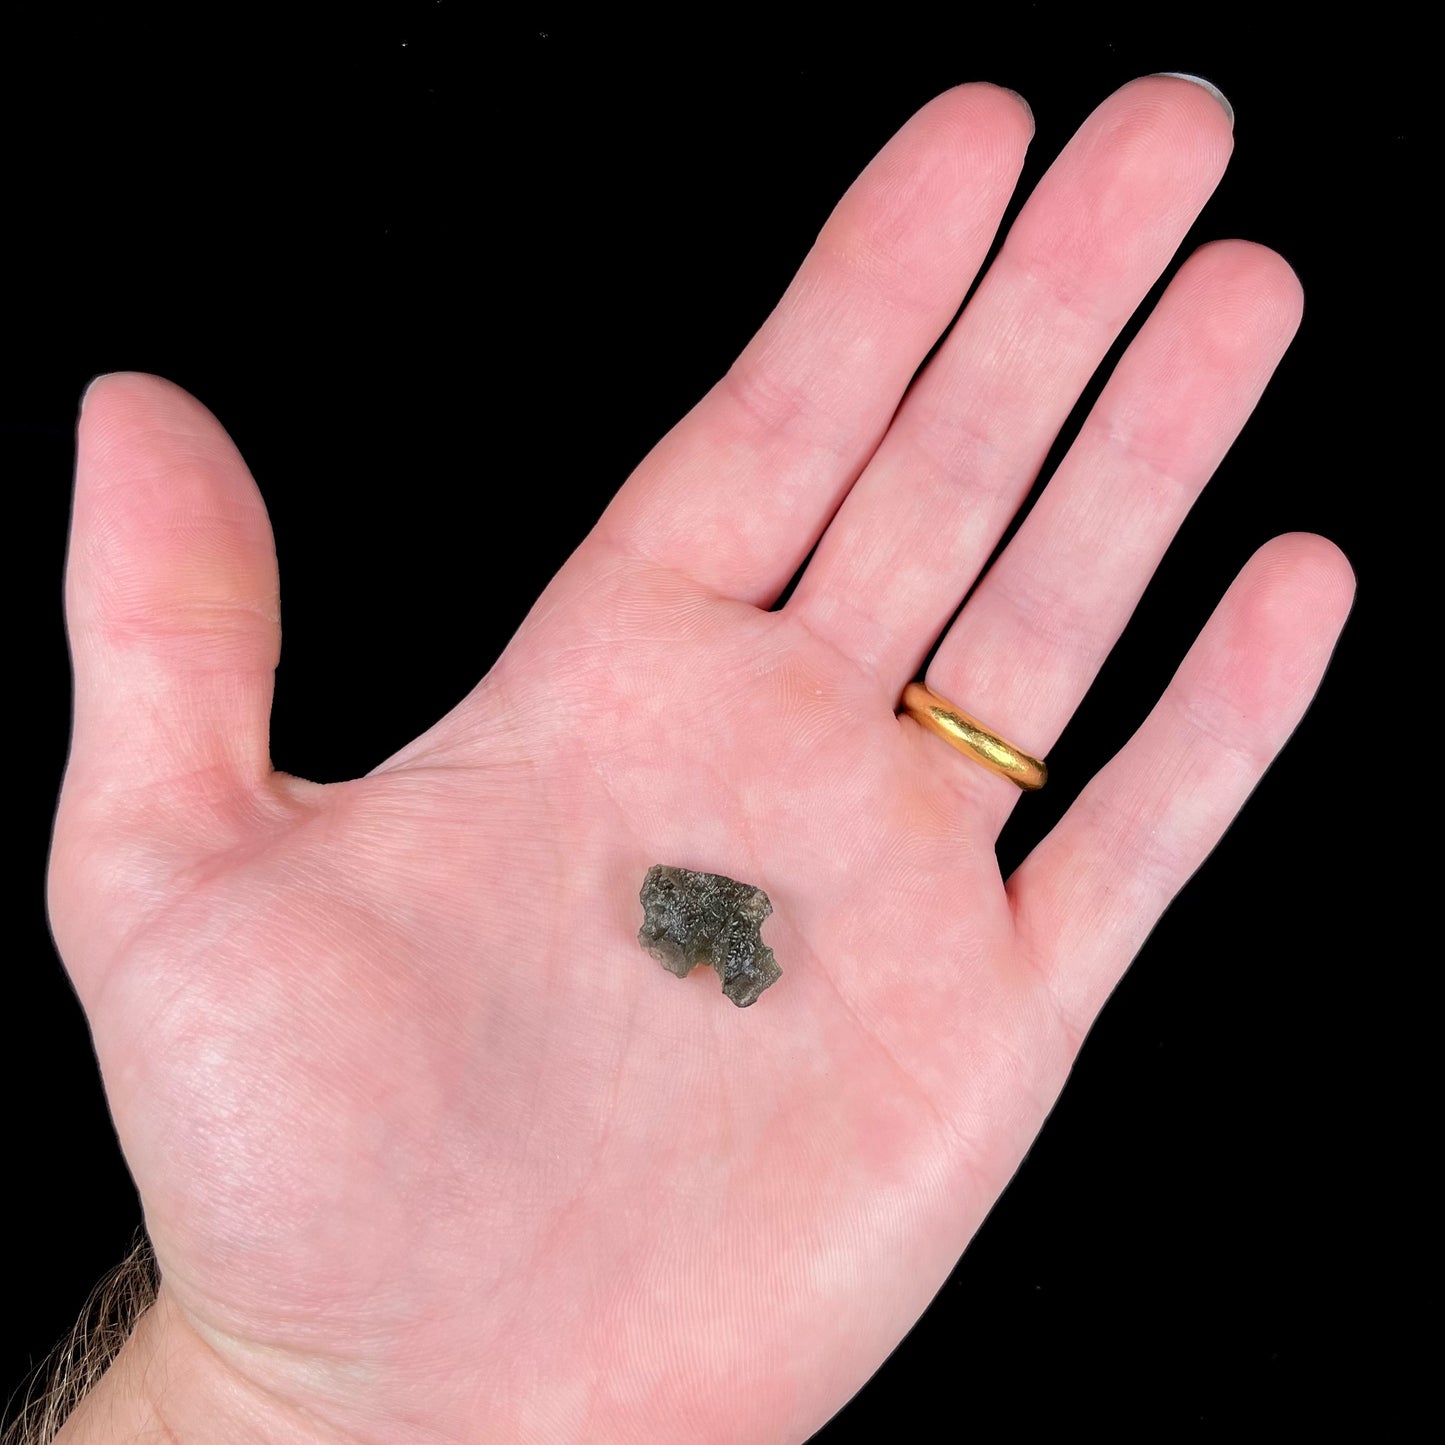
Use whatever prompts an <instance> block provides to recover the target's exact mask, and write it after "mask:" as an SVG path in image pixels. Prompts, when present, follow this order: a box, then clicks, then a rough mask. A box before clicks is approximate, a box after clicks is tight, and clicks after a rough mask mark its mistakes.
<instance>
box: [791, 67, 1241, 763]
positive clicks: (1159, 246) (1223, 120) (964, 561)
mask: <svg viewBox="0 0 1445 1445" xmlns="http://www.w3.org/2000/svg"><path fill="white" fill-rule="evenodd" d="M1231 145H1232V138H1231V131H1230V121H1229V118H1228V116H1227V115H1226V113H1225V112H1224V110H1223V109H1222V108H1221V106H1220V105H1219V104H1218V103H1217V101H1216V100H1215V99H1214V97H1213V96H1212V95H1211V94H1210V93H1209V92H1208V91H1206V90H1204V89H1203V88H1202V87H1200V86H1198V85H1194V84H1191V83H1190V82H1189V81H1187V80H1179V79H1173V78H1169V77H1152V78H1149V79H1145V80H1140V81H1136V82H1134V83H1133V84H1132V85H1129V86H1126V87H1125V88H1124V89H1123V90H1121V91H1119V92H1118V93H1117V94H1115V95H1113V96H1111V97H1110V98H1109V99H1108V100H1106V101H1105V102H1104V103H1103V105H1101V106H1100V107H1099V108H1098V110H1096V111H1095V112H1094V114H1093V115H1092V116H1090V117H1089V119H1088V120H1087V121H1086V122H1085V123H1084V125H1083V127H1082V128H1081V129H1080V130H1079V132H1078V134H1077V135H1076V136H1075V137H1074V138H1073V140H1072V141H1071V142H1070V143H1069V145H1068V146H1067V147H1066V148H1065V150H1064V151H1063V153H1062V154H1061V155H1060V157H1059V158H1058V160H1057V161H1056V162H1055V163H1054V165H1053V166H1052V167H1051V168H1050V170H1049V172H1048V174H1047V175H1046V176H1045V177H1044V179H1043V180H1042V181H1041V182H1040V183H1039V185H1038V188H1037V189H1036V190H1035V191H1034V193H1033V195H1032V196H1031V197H1030V198H1029V201H1028V203H1027V204H1026V205H1025V207H1024V209H1023V211H1022V212H1021V213H1020V215H1019V218H1018V221H1017V222H1016V223H1015V225H1014V226H1013V228H1012V230H1011V231H1010V232H1009V235H1008V238H1007V240H1006V241H1005V242H1004V245H1003V247H1002V249H1001V251H1000V253H999V255H998V258H997V260H996V261H995V262H994V263H993V265H992V266H990V268H989V271H988V274H987V275H986V276H985V277H984V279H983V281H982V282H981V283H980V285H979V288H978V291H977V293H976V295H975V296H974V298H973V299H972V301H970V302H969V305H968V307H967V308H966V309H965V311H964V313H963V316H962V317H961V318H960V320H959V322H958V324H957V325H956V326H955V327H954V329H953V332H952V333H951V334H950V336H949V338H948V340H947V341H946V342H945V343H944V345H943V347H942V348H941V349H940V351H939V353H938V355H937V356H936V357H934V359H933V360H932V361H931V362H930V364H929V366H928V368H927V370H926V371H925V372H924V373H923V375H922V376H921V377H920V378H919V380H918V382H917V383H916V384H915V385H914V387H913V389H912V390H911V391H910V392H909V395H908V397H907V399H906V401H905V402H904V404H903V406H902V408H901V409H900V410H899V414H898V416H897V418H896V420H895V421H894V423H893V425H892V427H891V428H890V429H889V432H888V436H887V437H886V438H885V440H884V441H883V443H882V444H881V446H880V447H879V448H878V452H877V455H876V456H875V458H874V460H873V461H872V463H871V464H870V465H869V468H868V471H867V473H866V474H865V475H864V476H863V477H862V479H861V480H860V481H859V483H858V485H857V486H855V487H854V489H853V490H852V492H851V493H850V494H849V496H848V499H847V501H846V502H845V503H844V505H843V507H842V510H841V511H840V512H839V514H838V516H837V518H836V519H835V520H834V522H833V524H832V526H830V528H829V529H828V533H827V535H826V536H825V537H824V538H823V540H822V542H821V543H820V544H819V547H818V552H817V555H816V556H815V557H814V559H813V561H812V562H811V563H809V565H808V569H807V571H806V573H805V574H804V576H803V578H802V579H801V581H800V583H799V586H798V590H797V592H796V593H795V594H794V596H793V598H792V600H791V601H790V603H789V607H790V609H792V610H793V612H794V614H795V615H796V616H797V617H798V618H799V620H800V621H803V622H804V623H806V625H807V626H808V628H809V630H810V631H812V632H814V633H816V634H819V635H821V636H823V637H825V638H826V639H828V640H829V641H831V642H833V643H834V644H835V645H836V646H837V647H839V648H840V649H842V650H843V651H845V652H846V653H848V654H849V655H850V656H852V657H853V658H855V659H856V660H857V661H858V662H859V663H860V664H861V665H862V666H864V667H865V668H867V669H869V670H870V671H873V672H875V673H877V675H878V676H879V678H880V681H881V683H882V685H883V688H884V690H885V691H886V692H887V694H888V695H889V696H894V695H896V694H897V693H898V692H899V691H901V689H902V687H903V684H904V683H905V682H906V681H907V680H908V678H909V677H911V676H912V675H913V673H914V671H915V670H916V668H917V666H918V663H919V661H920V659H921V658H922V657H923V655H924V654H925V653H926V652H927V650H928V649H929V647H931V646H932V644H933V642H934V641H935V639H936V638H937V636H938V634H939V633H940V632H941V631H942V630H943V627H944V625H945V624H946V623H947V621H948V618H949V616H950V615H951V614H952V613H953V611H954V609H955V608H956V607H957V605H958V602H959V600H960V598H962V596H963V595H964V593H965V592H966V591H967V589H968V587H969V586H970V585H971V584H972V582H973V581H974V578H975V577H976V575H977V573H978V571H979V569H980V568H981V567H982V566H983V564H984V563H985V561H986V560H987V558H988V556H989V554H990V552H991V551H992V550H993V548H994V546H995V544H996V543H997V541H998V539H999V537H1000V536H1001V535H1002V534H1003V531H1004V529H1005V527H1006V526H1007V525H1008V523H1009V521H1010V519H1011V518H1012V516H1013V514H1014V512H1015V511H1016V510H1017V509H1018V506H1019V504H1020V503H1021V502H1022V501H1023V499H1024V496H1025V495H1026V493H1027V492H1028V489H1029V487H1030V486H1031V484H1032V482H1033V480H1034V477H1035V476H1036V474H1037V472H1038V470H1039V468H1040V467H1041V465H1042V464H1043V460H1044V457H1045V455H1046V453H1047V452H1048V449H1049V447H1050V445H1051V444H1052V442H1053V439H1054V437H1055V435H1056V433H1057V432H1058V429H1059V427H1060V426H1061V425H1062V424H1063V422H1064V420H1065V418H1066V417H1067V415H1068V413H1069V411H1070V410H1071V409H1072V407H1073V405H1074V403H1075V402H1076V401H1077V399H1078V396H1079V394H1080V392H1081V391H1082V389H1083V387H1084V385H1085V384H1086V382H1087V381H1088V379H1089V377H1090V376H1091V375H1092V374H1093V372H1094V371H1095V369H1096V368H1097V367H1098V365H1099V362H1100V361H1101V360H1102V358H1103V356H1104V353H1105V352H1106V351H1107V350H1108V348H1109V346H1110V344H1111V343H1112V342H1113V341H1114V339H1115V337H1116V336H1117V335H1118V333H1119V331H1120V329H1121V328H1122V326H1123V325H1124V322H1125V321H1126V320H1127V319H1128V317H1129V316H1130V314H1131V313H1132V312H1133V311H1134V309H1135V308H1136V307H1137V306H1138V304H1139V302H1140V301H1141V300H1142V299H1143V297H1144V295H1145V293H1146V292H1147V291H1148V290H1149V288H1150V286H1152V285H1153V284H1154V282H1155V281H1156V280H1157V278H1158V277H1159V275H1160V273H1161V272H1162V271H1163V269H1164V267H1165V265H1166V264H1167V263H1168V261H1169V258H1170V257H1171V255H1172V254H1173V253H1174V251H1175V249H1176V248H1177V246H1178V245H1179V243H1180V241H1181V240H1182V239H1183V237H1184V234H1185V232H1186V231H1187V230H1188V228H1189V226H1190V224H1191V223H1192V222H1193V220H1194V218H1195V216H1196V215H1197V214H1198V212H1199V210H1200V208H1201V207H1202V206H1203V205H1204V202H1205V201H1206V200H1207V198H1208V197H1209V194H1210V193H1211V191H1213V189H1214V187H1215V185H1216V183H1217V182H1218V180H1219V177H1220V175H1221V174H1222V173H1223V170H1224V166H1225V163H1226V161H1227V160H1228V157H1229V152H1230V149H1231ZM963 705H964V706H968V705H969V704H968V702H967V701H966V700H965V701H964V703H963ZM1019 741H1021V743H1022V745H1023V746H1027V743H1026V742H1023V741H1022V740H1019Z"/></svg>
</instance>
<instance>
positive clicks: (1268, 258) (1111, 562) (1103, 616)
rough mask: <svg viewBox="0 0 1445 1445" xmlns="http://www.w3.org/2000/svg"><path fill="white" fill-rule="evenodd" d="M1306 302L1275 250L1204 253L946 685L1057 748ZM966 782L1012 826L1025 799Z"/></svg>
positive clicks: (955, 636) (991, 596) (1003, 567)
mask: <svg viewBox="0 0 1445 1445" xmlns="http://www.w3.org/2000/svg"><path fill="white" fill-rule="evenodd" d="M1300 307H1301V297H1300V288H1299V283H1298V281H1296V279H1295V276H1294V273H1293V272H1292V271H1291V270H1290V268H1289V267H1288V266H1287V265H1286V264H1285V262H1284V261H1282V260H1281V259H1280V258H1279V257H1278V256H1276V255H1275V254H1274V253H1273V252H1272V251H1269V250H1266V249H1265V248H1264V247H1262V246H1254V245H1251V244H1249V243H1247V242H1243V241H1225V242H1220V243H1217V244H1215V245H1212V246H1207V247H1205V248H1204V249H1203V250H1201V251H1199V252H1196V253H1195V255H1193V256H1191V257H1190V259H1189V260H1188V261H1187V262H1186V263H1185V264H1184V266H1183V267H1181V269H1180V271H1179V274H1178V275H1177V276H1176V277H1175V278H1174V280H1173V281H1172V282H1171V283H1170V286H1169V288H1168V290H1167V291H1166V292H1165V293H1164V296H1163V298H1162V299H1161V300H1160V302H1159V305H1158V306H1157V307H1156V308H1155V311H1154V313H1153V314H1152V315H1151V316H1150V318H1149V320H1148V321H1147V322H1146V323H1145V325H1144V327H1143V329H1142V330H1141V331H1140V333H1139V336H1138V337H1137V338H1136V339H1135V341H1134V343H1133V344H1132V345H1131V346H1130V347H1129V349H1128V351H1127V352H1126V353H1125V355H1124V357H1123V359H1122V360H1121V361H1120V363H1119V366H1118V367H1117V369H1116V370H1115V372H1114V374H1113V375H1112V376H1111V377H1110V378H1109V382H1108V385H1107V386H1106V387H1105V388H1104V391H1103V393H1102V394H1101V395H1100V397H1099V400H1098V402H1097V403H1096V404H1095V406H1094V408H1093V409H1092V411H1091V412H1090V413H1089V416H1088V418H1087V419H1086V420H1085V422H1084V425H1083V428H1082V429H1081V431H1080V433H1079V436H1078V438H1077V439H1076V441H1075V442H1074V445H1073V446H1072V447H1071V448H1070V449H1069V453H1068V455H1067V456H1066V457H1065V458H1064V460H1063V462H1062V463H1061V464H1060V466H1059V469H1058V471H1057V472H1056V474H1055V475H1054V477H1053V478H1052V480H1051V481H1050V482H1049V485H1048V487H1047V488H1045V490H1044V492H1043V495H1042V496H1041V497H1040V498H1039V501H1038V503H1037V504H1036V505H1035V507H1034V508H1033V510H1032V511H1031V512H1030V513H1029V515H1028V517H1027V518H1026V519H1025V521H1024V523H1023V525H1022V526H1021V527H1020V528H1019V531H1018V534H1017V535H1016V536H1015V537H1014V538H1013V540H1012V541H1011V542H1010V543H1009V545H1008V547H1007V548H1005V550H1004V552H1003V554H1002V556H1000V557H999V559H998V561H997V562H996V563H995V564H994V566H993V567H992V568H990V569H989V572H988V574H987V576H985V577H984V579H983V580H982V582H980V583H979V586H978V588H977V590H976V591H975V592H974V594H973V596H972V597H970V598H969V600H968V604H967V606H965V607H964V609H963V611H962V612H961V613H960V614H959V617H958V620H957V621H956V622H955V623H954V624H953V626H952V627H951V628H950V629H949V631H948V634H947V635H946V636H945V638H944V639H943V641H942V643H941V644H940V646H939V649H938V653H937V655H936V656H935V657H934V659H933V661H932V663H931V664H930V666H929V669H928V685H929V686H930V687H932V688H934V689H935V690H936V691H937V692H939V693H941V694H942V695H943V696H945V697H948V698H951V699H956V700H957V701H958V703H959V705H960V706H962V707H965V708H967V709H968V710H969V711H970V712H974V713H976V714H977V715H978V716H979V717H980V718H982V719H984V720H985V721H987V722H988V724H989V725H990V726H991V727H996V728H997V729H998V730H999V731H1000V732H1002V733H1003V734H1004V736H1006V737H1008V738H1010V740H1011V741H1014V742H1016V743H1017V744H1018V745H1019V746H1020V747H1023V748H1024V749H1026V750H1027V751H1029V752H1034V753H1036V754H1037V755H1040V756H1041V755H1042V754H1043V752H1044V751H1046V750H1047V748H1048V747H1050V746H1051V745H1052V744H1053V742H1054V741H1055V739H1056V738H1057V737H1058V735H1059V733H1060V732H1061V731H1062V730H1063V727H1064V725H1065V723H1066V722H1067V721H1068V719H1069V717H1070V715H1071V714H1072V713H1073V711H1074V709H1075V708H1076V707H1077V706H1078V703H1079V700H1080V699H1081V698H1082V697H1083V695H1084V692H1085V691H1086V690H1087V688H1088V686H1089V684H1090V683H1091V682H1092V681H1093V678H1094V675H1095V674H1096V673H1097V672H1098V670H1099V668H1100V666H1101V665H1102V663H1103V661H1104V659H1105V657H1106V656H1107V655H1108V653H1109V650H1110V648H1111V647H1112V646H1113V645H1114V643H1115V641H1116V640H1117V639H1118V637H1119V634H1120V633H1121V632H1122V631H1123V629H1124V626H1125V624H1126V623H1127V621H1128V619H1129V616H1130V614H1131V613H1132V612H1133V610H1134V607H1135V605H1136V603H1137V602H1138V600H1139V597H1140V596H1141V594H1142V593H1143V591H1144V588H1145V586H1146V585H1147V584H1148V581H1149V578H1150V577H1151V576H1152V574H1153V572H1154V569H1155V567H1156V566H1157V565H1158V562H1159V559H1160V558H1161V557H1162V556H1163V554H1164V551H1165V549H1166V548H1167V547H1168V545H1169V542H1170V540H1171V539H1172V538H1173V536H1174V534H1175V532H1176V531H1177V530H1178V528H1179V525H1180V523H1181V522H1182V521H1183V520H1184V517H1185V515H1186V514H1187V512H1188V511H1189V508H1190V507H1191V506H1192V505H1193V503H1194V501H1195V499H1196V498H1197V497H1198V495H1199V493H1200V491H1201V490H1202V488H1203V486H1204V484H1205V483H1206V482H1207V481H1208V479H1209V476H1210V474H1211V473H1212V472H1213V471H1214V469H1215V467H1216V466H1217V465H1218V464H1219V462H1220V460H1221V458H1222V457H1223V456H1224V453H1225V452H1226V451H1227V450H1228V448H1229V446H1230V444H1231V443H1232V442H1233V441H1234V438H1235V437H1236V436H1237V435H1238V433H1239V430H1240V428H1241V427H1242V426H1243V425H1244V423H1245V421H1246V420H1247V419H1248V417H1249V414H1250V412H1251V411H1252V410H1253V409H1254V405H1255V403H1256V401H1258V399H1259V396H1260V393H1261V392H1262V391H1263V390H1264V387H1265V384H1266V383H1267V382H1268V380H1269V377H1270V374H1271V373H1272V372H1273V370H1274V368H1275V365H1276V364H1277V363H1278V361H1279V358H1280V357H1281V356H1282V355H1283V353H1284V350H1285V348H1286V346H1288V345H1289V342H1290V339H1291V338H1292V337H1293V335H1294V332H1295V329H1296V327H1297V326H1298V324H1299V318H1300ZM975 775H976V776H975ZM958 782H959V783H960V785H962V786H965V787H967V788H969V789H970V790H971V791H973V792H975V793H977V794H978V796H979V797H980V798H981V800H982V801H983V806H984V808H985V809H986V811H987V812H988V814H989V815H990V817H991V819H992V821H993V823H994V824H995V825H996V826H998V825H1001V824H1002V822H1003V819H1004V817H1005V816H1006V815H1007V813H1008V810H1009V808H1010V807H1011V806H1012V804H1013V802H1014V801H1015V800H1016V798H1017V790H1016V789H1015V788H1014V787H1013V786H1012V784H1010V783H1007V782H1005V781H1003V780H1002V779H999V778H996V777H993V776H991V775H990V774H988V773H986V772H985V771H984V770H983V769H982V768H966V769H965V770H964V772H963V774H962V775H961V776H960V777H959V778H958Z"/></svg>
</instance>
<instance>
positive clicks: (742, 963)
mask: <svg viewBox="0 0 1445 1445" xmlns="http://www.w3.org/2000/svg"><path fill="white" fill-rule="evenodd" d="M639 897H640V898H641V900H642V911H643V914H644V915H645V916H644V918H643V923H642V927H641V929H640V930H639V931H638V934H637V941H638V942H639V943H640V944H641V945H642V946H643V947H644V948H645V949H646V950H647V951H648V952H649V953H650V954H651V955H652V956H653V957H654V958H655V959H656V960H657V961H658V962H659V963H660V964H661V965H662V966H663V967H664V968H665V969H667V970H668V972H669V973H675V974H676V975H677V976H678V977H679V978H686V977H687V976H688V974H690V973H691V972H692V971H693V969H695V968H697V967H699V966H700V965H703V964H707V965H708V966H710V967H712V968H715V969H716V970H717V975H718V977H719V978H720V979H722V989H723V992H724V993H725V994H726V995H727V996H728V997H729V998H730V999H731V1000H732V1001H733V1002H734V1003H735V1004H736V1005H737V1006H738V1007H739V1008H747V1006H748V1005H749V1004H750V1003H756V1002H757V997H758V995H759V994H760V993H761V992H762V991H763V990H764V989H765V988H767V987H768V985H769V984H772V983H776V982H777V981H778V979H779V978H780V977H781V976H782V973H783V970H782V969H781V968H779V967H778V961H777V959H775V958H774V957H773V950H772V949H771V948H769V947H768V946H767V944H766V943H764V942H763V940H762V937H761V929H762V926H763V919H765V918H766V917H767V916H768V914H770V913H771V912H772V911H773V905H772V903H771V902H769V900H768V895H767V894H766V893H764V892H763V890H762V889H761V888H753V887H752V886H751V885H749V884H747V883H739V882H737V881H736V880H734V879H732V878H724V877H723V876H722V875H721V874H720V873H693V872H691V871H690V870H689V869H687V868H667V867H664V866H663V865H662V864H660V863H659V864H657V865H656V866H655V867H652V868H649V869H648V870H647V877H646V878H645V879H644V880H643V883H642V892H641V894H640V895H639Z"/></svg>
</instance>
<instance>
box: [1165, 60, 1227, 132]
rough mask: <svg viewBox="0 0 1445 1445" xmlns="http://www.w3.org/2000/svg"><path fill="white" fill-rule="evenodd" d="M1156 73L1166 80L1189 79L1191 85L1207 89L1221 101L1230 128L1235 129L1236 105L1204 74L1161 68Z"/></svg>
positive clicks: (1221, 107)
mask: <svg viewBox="0 0 1445 1445" xmlns="http://www.w3.org/2000/svg"><path fill="white" fill-rule="evenodd" d="M1156 74H1157V75H1159V76H1161V77H1163V78H1164V79H1166V80H1187V81H1188V82H1189V83H1190V85H1197V86H1198V87H1199V88H1200V89H1201V90H1207V91H1208V92H1209V93H1210V95H1212V96H1213V97H1214V98H1215V100H1217V101H1218V102H1219V106H1220V109H1221V110H1223V112H1224V113H1225V115H1226V116H1228V118H1229V128H1230V130H1233V129H1234V107H1233V106H1232V105H1230V103H1229V97H1228V96H1227V95H1225V93H1224V92H1223V91H1222V90H1220V88H1219V87H1218V86H1217V85H1213V84H1211V83H1210V82H1209V81H1207V80H1205V78H1204V77H1203V76H1202V75H1190V73H1189V72H1188V71H1187V70H1160V71H1157V72H1156Z"/></svg>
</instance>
